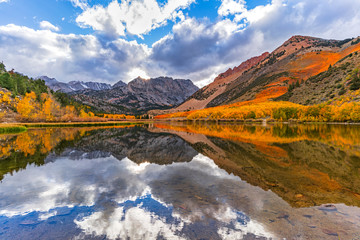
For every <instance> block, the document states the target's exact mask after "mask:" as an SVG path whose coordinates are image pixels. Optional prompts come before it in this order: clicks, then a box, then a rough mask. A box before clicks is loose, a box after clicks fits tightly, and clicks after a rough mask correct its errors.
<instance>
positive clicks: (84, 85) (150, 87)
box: [39, 76, 199, 114]
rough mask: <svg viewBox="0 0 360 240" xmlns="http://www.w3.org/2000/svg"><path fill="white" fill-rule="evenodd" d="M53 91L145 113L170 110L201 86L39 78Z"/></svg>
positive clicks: (107, 108)
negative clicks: (112, 83)
mask: <svg viewBox="0 0 360 240" xmlns="http://www.w3.org/2000/svg"><path fill="white" fill-rule="evenodd" d="M39 78H40V79H42V80H44V81H45V83H46V85H47V86H48V87H50V88H51V89H52V90H53V91H61V92H65V93H68V94H70V95H71V96H72V97H73V98H74V99H75V100H77V101H78V102H81V103H83V104H86V105H88V106H90V107H92V108H94V109H96V110H97V111H99V112H107V113H110V112H111V113H131V114H143V113H146V112H147V111H149V110H152V109H168V108H171V107H173V106H177V105H179V104H181V103H183V102H184V101H185V100H186V99H187V98H188V97H190V96H191V95H192V94H193V93H194V92H196V91H197V90H198V89H199V88H198V87H197V86H195V85H194V84H193V82H192V81H191V80H188V79H187V80H185V79H173V78H171V77H158V78H150V79H143V78H141V77H137V78H135V79H134V80H132V81H130V82H129V83H128V84H126V83H124V82H122V81H119V82H117V83H115V84H114V85H113V86H111V85H110V84H106V83H97V82H80V81H72V82H69V83H63V82H59V81H57V80H56V79H54V78H49V77H46V76H42V77H39Z"/></svg>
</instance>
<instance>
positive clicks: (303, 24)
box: [0, 0, 360, 86]
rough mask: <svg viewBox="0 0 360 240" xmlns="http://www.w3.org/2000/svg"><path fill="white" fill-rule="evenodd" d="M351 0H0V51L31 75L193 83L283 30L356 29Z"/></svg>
mask: <svg viewBox="0 0 360 240" xmlns="http://www.w3.org/2000/svg"><path fill="white" fill-rule="evenodd" d="M357 9H360V1H354V0H342V1H333V0H317V1H313V0H248V1H246V0H159V1H156V0H121V1H120V0H118V1H117V0H105V1H99V0H46V1H44V0H42V1H40V0H32V1H29V0H0V60H2V61H4V63H5V65H6V66H7V68H15V69H16V70H17V71H19V72H23V73H24V74H27V75H29V76H32V77H36V76H40V75H48V76H49V77H55V78H57V79H58V80H60V81H72V80H82V81H101V82H108V83H115V82H117V81H118V80H123V81H125V82H128V81H130V80H131V79H133V78H135V77H137V76H139V75H140V76H142V77H157V76H164V75H167V76H172V77H176V78H189V79H191V80H193V81H194V82H195V83H196V84H197V85H199V86H203V85H205V84H207V83H209V82H211V81H212V80H213V79H214V77H216V75H217V74H219V73H221V72H223V71H225V70H226V69H228V68H230V67H234V66H237V65H239V64H240V63H241V62H242V61H244V60H246V59H248V58H250V57H253V56H256V55H260V54H261V53H262V52H265V51H272V50H274V49H275V48H276V47H277V46H278V45H280V44H281V43H282V42H284V41H286V40H287V39H288V38H289V37H291V36H292V35H311V36H316V37H322V38H332V39H344V38H348V37H357V36H358V35H360V34H359V31H360V30H358V29H359V27H358V26H359V24H360V13H359V12H358V11H357Z"/></svg>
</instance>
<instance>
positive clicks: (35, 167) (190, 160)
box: [0, 124, 360, 239]
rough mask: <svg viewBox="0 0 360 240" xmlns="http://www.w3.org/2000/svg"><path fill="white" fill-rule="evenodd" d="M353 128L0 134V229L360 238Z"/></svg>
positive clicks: (48, 235) (77, 235)
mask: <svg viewBox="0 0 360 240" xmlns="http://www.w3.org/2000/svg"><path fill="white" fill-rule="evenodd" d="M359 139H360V129H359V127H358V126H325V125H311V126H286V125H285V126H273V127H261V126H244V125H204V124H200V125H184V124H181V125H166V124H156V125H151V126H148V125H147V126H143V127H127V128H103V129H94V128H82V129H63V128H58V129H49V128H48V129H35V130H29V131H28V132H27V133H23V134H19V135H1V136H0V144H1V156H2V157H1V160H0V178H1V179H2V181H1V183H0V239H128V238H130V239H269V238H272V239H283V238H287V239H339V238H340V239H357V238H359V236H360V208H359V206H360V195H359V192H360V191H359V189H360V184H359V182H360V170H359V168H360V158H359V156H360V143H359Z"/></svg>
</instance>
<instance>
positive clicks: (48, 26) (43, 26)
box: [39, 21, 60, 32]
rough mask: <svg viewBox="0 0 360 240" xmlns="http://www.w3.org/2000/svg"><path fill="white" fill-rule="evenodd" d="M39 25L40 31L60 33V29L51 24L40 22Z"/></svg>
mask: <svg viewBox="0 0 360 240" xmlns="http://www.w3.org/2000/svg"><path fill="white" fill-rule="evenodd" d="M39 25H40V28H41V29H44V30H50V31H55V32H58V31H60V28H59V27H57V26H54V25H53V24H51V23H50V22H48V21H41V22H40V23H39Z"/></svg>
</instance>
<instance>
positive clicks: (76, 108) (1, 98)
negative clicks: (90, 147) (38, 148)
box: [0, 63, 134, 122]
mask: <svg viewBox="0 0 360 240" xmlns="http://www.w3.org/2000/svg"><path fill="white" fill-rule="evenodd" d="M91 110H92V109H91V107H89V106H86V105H83V104H81V103H79V102H77V101H76V100H74V99H73V98H72V97H71V96H69V95H68V94H66V93H62V92H53V91H52V90H50V89H49V88H48V87H47V86H46V85H45V81H44V80H41V79H32V78H29V77H27V76H25V75H23V74H20V73H17V72H15V71H14V70H11V71H7V70H6V68H5V65H4V64H3V63H0V121H2V122H43V121H44V122H45V121H47V122H68V121H105V120H109V119H126V118H134V117H130V116H126V115H123V114H97V115H95V113H93V112H92V111H91Z"/></svg>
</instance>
